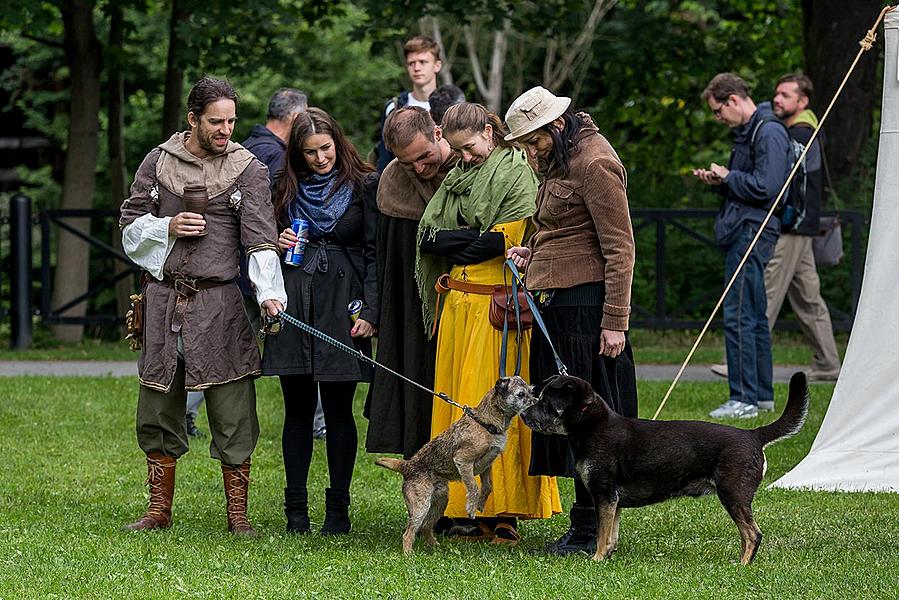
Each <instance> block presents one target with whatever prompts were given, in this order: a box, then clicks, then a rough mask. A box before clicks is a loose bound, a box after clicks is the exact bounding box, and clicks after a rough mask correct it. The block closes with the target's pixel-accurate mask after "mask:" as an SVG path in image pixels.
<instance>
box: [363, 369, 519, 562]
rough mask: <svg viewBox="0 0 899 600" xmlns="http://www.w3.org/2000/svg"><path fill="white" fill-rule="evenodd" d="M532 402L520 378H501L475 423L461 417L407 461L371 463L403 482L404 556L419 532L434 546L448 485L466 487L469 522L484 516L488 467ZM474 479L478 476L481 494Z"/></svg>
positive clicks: (490, 487) (489, 484)
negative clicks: (398, 475) (459, 483)
mask: <svg viewBox="0 0 899 600" xmlns="http://www.w3.org/2000/svg"><path fill="white" fill-rule="evenodd" d="M536 400H537V398H536V397H535V396H534V393H533V389H532V388H531V386H529V385H528V384H527V383H525V381H524V380H523V379H522V378H521V377H502V378H500V379H499V381H497V382H496V385H495V386H494V387H492V388H490V391H489V392H487V393H486V394H485V395H484V397H483V398H482V399H481V403H480V404H478V406H477V407H476V408H474V409H473V412H474V415H475V417H476V419H477V420H475V419H473V418H472V417H470V416H469V415H463V416H462V418H461V419H459V420H458V421H456V422H455V423H453V424H452V425H451V426H450V427H449V429H447V430H446V431H444V432H443V433H441V434H440V435H439V436H437V437H436V438H434V439H433V440H431V441H430V442H428V443H427V444H425V445H424V446H422V447H421V449H420V450H419V451H418V452H416V453H415V456H413V457H412V458H410V459H409V460H400V459H398V458H379V459H378V460H376V461H375V464H377V465H380V466H382V467H386V468H388V469H391V470H393V471H397V472H399V473H401V474H402V476H403V497H404V498H405V500H406V508H407V509H408V511H409V523H408V525H407V526H406V531H405V533H403V553H404V554H410V553H411V552H412V543H413V542H414V541H415V535H416V534H417V533H418V532H419V531H421V533H422V535H423V536H424V538H425V541H427V543H428V545H430V546H435V545H436V544H437V539H436V538H435V537H434V523H435V522H436V521H437V519H439V518H440V517H441V516H442V515H443V511H444V510H446V503H447V501H448V499H449V492H448V483H449V482H450V481H458V480H460V479H461V480H462V483H464V484H465V489H466V491H467V495H466V502H465V508H466V510H467V511H468V516H469V517H471V518H474V516H475V513H476V512H477V511H480V510H484V503H485V502H487V498H488V496H490V492H492V491H493V480H492V477H491V471H490V467H491V466H492V465H493V461H494V460H496V457H497V456H499V453H500V452H502V451H503V448H505V447H506V431H507V430H508V429H509V425H510V424H511V422H512V419H513V418H515V416H516V415H517V414H518V413H520V412H521V411H522V410H524V409H526V408H527V407H529V406H531V405H532V404H533V403H534V402H536ZM478 421H480V423H478ZM485 425H487V426H489V427H491V428H493V429H494V431H495V433H491V432H490V431H488V429H487V427H485ZM475 475H480V476H481V489H480V490H478V483H477V481H475Z"/></svg>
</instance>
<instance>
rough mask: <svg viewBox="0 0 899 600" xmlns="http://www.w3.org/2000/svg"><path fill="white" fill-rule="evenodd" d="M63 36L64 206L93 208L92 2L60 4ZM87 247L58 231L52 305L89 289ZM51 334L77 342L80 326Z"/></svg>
mask: <svg viewBox="0 0 899 600" xmlns="http://www.w3.org/2000/svg"><path fill="white" fill-rule="evenodd" d="M61 11H62V21H63V29H64V33H63V37H64V44H65V48H66V59H67V62H68V66H69V72H70V78H71V102H70V110H69V133H68V142H67V145H66V166H65V176H64V178H63V188H62V204H61V206H62V208H63V209H78V208H91V205H92V203H93V197H94V184H95V182H94V177H95V171H96V168H97V143H98V138H99V129H100V127H99V115H100V43H99V41H98V40H97V36H96V34H95V32H94V24H93V12H94V2H93V0H71V1H68V2H63V3H61ZM72 225H73V226H74V227H75V228H77V229H78V230H79V231H81V232H83V233H85V234H87V233H89V232H90V223H89V221H88V220H87V219H75V220H73V222H72ZM89 259H90V256H89V248H88V245H87V244H86V243H85V242H84V241H82V240H80V239H78V238H77V237H75V236H74V235H72V234H70V233H67V232H65V231H60V232H59V245H58V251H57V258H56V272H55V274H54V280H53V297H52V305H53V307H54V308H57V307H60V306H62V305H64V304H66V303H67V302H69V301H70V300H73V299H75V298H77V297H78V296H81V295H83V294H84V293H85V292H86V291H87V284H88V277H89V274H90V270H89V265H90V260H89ZM86 309H87V303H86V302H80V303H78V304H76V305H75V306H73V307H72V308H71V309H69V310H67V311H66V312H65V314H64V316H84V314H85V311H86ZM53 333H54V335H55V336H56V337H57V338H59V339H60V340H63V341H72V342H75V341H80V340H81V336H82V335H83V333H84V326H82V325H58V326H56V327H54V329H53Z"/></svg>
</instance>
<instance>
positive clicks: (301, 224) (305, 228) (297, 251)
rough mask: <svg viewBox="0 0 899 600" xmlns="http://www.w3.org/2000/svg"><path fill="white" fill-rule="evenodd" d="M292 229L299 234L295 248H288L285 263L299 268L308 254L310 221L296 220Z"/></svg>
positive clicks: (291, 225) (291, 226)
mask: <svg viewBox="0 0 899 600" xmlns="http://www.w3.org/2000/svg"><path fill="white" fill-rule="evenodd" d="M290 228H291V229H293V232H294V233H295V234H297V238H298V239H297V243H296V244H294V246H293V248H288V249H287V252H286V253H285V254H284V263H285V264H288V265H293V266H295V267H298V266H300V265H302V264H303V256H304V254H305V253H306V242H308V241H309V221H307V220H306V219H294V220H293V222H292V223H291V224H290Z"/></svg>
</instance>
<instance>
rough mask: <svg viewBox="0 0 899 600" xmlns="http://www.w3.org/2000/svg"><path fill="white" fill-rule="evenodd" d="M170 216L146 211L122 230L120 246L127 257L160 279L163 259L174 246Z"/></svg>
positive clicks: (174, 238) (163, 264)
mask: <svg viewBox="0 0 899 600" xmlns="http://www.w3.org/2000/svg"><path fill="white" fill-rule="evenodd" d="M171 220H172V217H154V216H153V215H151V214H149V213H147V214H145V215H143V216H142V217H138V218H137V219H135V220H134V221H132V222H131V223H130V224H129V225H128V226H126V227H125V229H123V230H122V247H123V248H124V250H125V254H127V255H128V258H130V259H131V260H133V261H134V262H135V263H137V265H138V266H139V267H141V268H142V269H144V270H145V271H147V272H148V273H150V275H152V276H153V277H155V278H156V279H159V280H160V281H161V280H162V277H163V272H162V271H163V267H165V261H166V259H167V258H168V257H169V254H170V253H171V252H172V248H173V247H174V246H175V240H177V239H178V238H177V237H175V236H169V221H171Z"/></svg>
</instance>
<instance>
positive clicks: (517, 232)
mask: <svg viewBox="0 0 899 600" xmlns="http://www.w3.org/2000/svg"><path fill="white" fill-rule="evenodd" d="M525 224H526V222H525V221H523V220H522V221H517V222H515V223H505V224H501V225H497V226H496V227H494V228H493V231H502V232H504V233H505V236H506V247H507V248H508V247H511V246H514V245H520V243H521V238H522V236H523V234H524V227H525ZM504 260H505V259H504V258H499V257H498V258H496V259H491V260H489V261H485V262H483V263H478V264H476V265H465V266H457V267H454V268H453V270H452V272H451V274H450V275H451V276H452V278H453V279H458V280H462V281H469V282H471V283H482V284H501V283H503V271H502V269H503V262H504ZM508 277H510V275H508V273H507V281H508ZM490 301H491V297H490V296H487V295H482V294H467V293H463V292H459V291H456V290H450V291H449V292H448V293H447V294H445V295H444V296H443V297H442V299H441V304H442V305H443V309H442V312H441V315H440V321H439V326H438V331H437V361H436V372H435V378H434V379H435V380H434V389H435V390H436V391H438V392H440V391H442V392H446V393H447V394H449V395H450V397H451V398H452V399H453V400H455V401H456V402H458V403H459V404H463V405H466V406H477V405H478V403H479V402H480V401H481V398H482V397H483V396H484V394H485V393H486V392H487V391H488V390H489V389H490V388H492V387H493V386H494V385H495V384H496V380H497V378H498V377H499V352H500V344H501V343H502V332H501V331H498V330H496V329H494V328H493V326H491V325H490V321H489V319H488V313H489V310H490ZM530 338H531V336H530V331H528V332H525V334H524V338H523V340H522V349H521V350H522V351H521V377H522V378H524V380H525V381H529V369H528V351H529V348H530ZM516 355H517V344H516V342H515V337H514V335H512V336H510V340H509V348H508V354H507V357H506V373H507V374H509V375H511V374H513V373H514V372H515V362H516ZM461 416H462V411H461V410H459V409H458V408H456V407H454V406H452V405H450V404H447V403H446V402H444V401H443V400H440V399H437V398H435V399H434V407H433V416H432V418H431V439H433V438H434V437H436V436H437V435H439V434H441V433H442V432H444V431H445V430H446V429H447V428H448V427H449V426H450V425H451V424H452V423H454V422H455V421H456V420H457V419H459V418H460V417H461ZM530 462H531V430H530V429H528V427H527V426H526V425H525V424H524V422H523V421H522V420H521V418H520V417H516V418H515V419H514V420H513V421H512V424H511V426H510V427H509V431H508V439H507V442H506V448H505V450H504V451H503V452H502V453H501V454H500V455H499V457H498V458H497V459H496V461H495V462H494V463H493V493H492V494H491V495H490V497H489V498H488V500H487V504H486V506H485V507H484V511H483V512H481V513H478V515H479V516H484V517H496V516H504V517H519V518H525V519H528V518H532V519H534V518H547V517H550V516H552V515H554V514H556V513H559V512H561V511H562V506H561V503H560V501H559V489H558V487H557V485H556V480H555V478H554V477H531V476H530V475H528V467H529V465H530ZM445 514H446V516H448V517H466V516H467V513H466V511H465V486H464V485H462V483H461V482H458V481H454V482H451V483H450V486H449V504H448V505H447V508H446V513H445Z"/></svg>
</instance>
